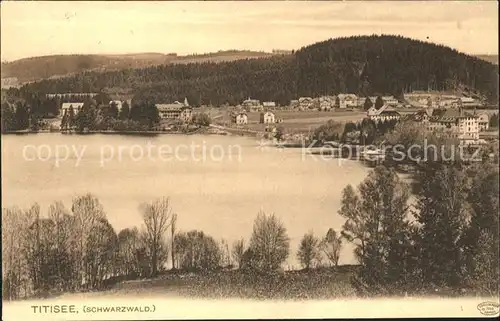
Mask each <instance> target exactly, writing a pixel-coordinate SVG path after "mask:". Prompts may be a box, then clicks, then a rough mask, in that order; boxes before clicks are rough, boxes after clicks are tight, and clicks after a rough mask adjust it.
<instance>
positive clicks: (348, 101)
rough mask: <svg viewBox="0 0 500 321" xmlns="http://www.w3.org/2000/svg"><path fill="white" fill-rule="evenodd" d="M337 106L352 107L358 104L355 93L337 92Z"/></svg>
mask: <svg viewBox="0 0 500 321" xmlns="http://www.w3.org/2000/svg"><path fill="white" fill-rule="evenodd" d="M335 106H336V107H338V108H354V107H357V106H358V97H357V96H356V95H355V94H338V95H337V99H336V101H335Z"/></svg>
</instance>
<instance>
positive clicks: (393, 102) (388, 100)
mask: <svg viewBox="0 0 500 321" xmlns="http://www.w3.org/2000/svg"><path fill="white" fill-rule="evenodd" d="M382 100H383V101H384V105H388V106H392V107H396V106H397V105H398V104H399V101H398V100H397V99H396V98H394V96H382Z"/></svg>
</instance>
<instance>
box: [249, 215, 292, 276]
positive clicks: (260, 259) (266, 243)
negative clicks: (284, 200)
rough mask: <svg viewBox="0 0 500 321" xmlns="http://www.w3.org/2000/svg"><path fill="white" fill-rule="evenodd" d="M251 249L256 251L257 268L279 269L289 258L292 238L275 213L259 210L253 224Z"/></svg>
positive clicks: (263, 269)
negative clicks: (269, 213) (267, 213)
mask: <svg viewBox="0 0 500 321" xmlns="http://www.w3.org/2000/svg"><path fill="white" fill-rule="evenodd" d="M250 249H251V250H252V251H251V252H253V253H254V255H255V259H254V260H253V261H254V262H255V264H256V265H257V266H255V268H257V269H259V270H261V271H265V272H270V271H274V270H277V269H278V268H279V267H280V266H281V264H282V263H283V262H284V261H285V260H286V259H287V257H288V254H289V251H290V239H289V238H288V235H287V232H286V229H285V227H284V226H283V223H282V222H281V221H280V220H279V219H278V218H277V217H276V216H275V215H274V214H271V215H269V216H267V215H266V214H265V213H264V212H259V214H258V215H257V218H256V219H255V222H254V225H253V233H252V238H251V239H250Z"/></svg>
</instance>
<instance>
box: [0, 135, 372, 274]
mask: <svg viewBox="0 0 500 321" xmlns="http://www.w3.org/2000/svg"><path fill="white" fill-rule="evenodd" d="M1 139H2V206H3V207H8V206H12V205H18V206H20V207H22V208H27V207H29V206H30V204H31V203H33V202H38V203H39V204H40V206H41V210H42V215H47V209H48V206H49V205H50V204H51V203H52V202H54V201H56V200H60V201H63V202H64V204H65V205H66V207H67V208H71V201H72V199H73V198H74V197H75V196H77V195H82V194H84V193H87V192H90V193H92V194H94V195H95V196H97V197H98V198H99V200H100V201H101V203H102V204H103V206H104V210H105V211H106V215H107V218H108V220H109V222H110V223H111V224H112V225H113V227H114V228H115V230H116V231H117V232H118V231H119V230H121V229H123V228H127V227H133V226H138V227H140V226H141V222H142V219H141V213H140V211H139V205H140V204H141V203H143V202H148V201H151V200H154V199H155V198H158V197H162V196H168V197H170V199H171V204H172V208H173V210H174V211H175V212H176V213H178V217H179V218H178V228H179V229H180V230H183V231H186V230H190V229H199V230H203V231H204V232H205V233H208V234H209V235H211V236H213V237H214V238H216V239H218V240H220V239H221V238H224V239H225V240H227V241H229V242H230V243H232V242H233V241H235V240H237V239H239V238H241V237H243V238H245V240H246V241H247V242H248V240H249V238H250V236H251V233H252V224H253V220H254V219H255V217H256V215H257V213H258V212H259V211H260V210H262V211H264V212H266V213H272V212H274V213H275V214H276V215H277V216H279V217H280V219H281V220H282V221H283V222H284V224H285V226H286V228H287V231H288V235H289V237H290V240H291V249H290V256H289V260H288V262H287V266H286V267H290V268H298V267H299V266H298V262H297V260H296V257H295V256H296V255H295V254H296V252H297V248H298V244H299V241H300V239H301V237H302V236H303V235H304V234H305V233H307V232H308V231H310V230H311V231H313V232H314V233H315V234H316V235H317V236H320V237H323V236H324V235H325V234H326V231H327V230H328V228H330V227H331V228H334V229H336V230H340V229H341V227H342V224H343V222H344V219H343V218H342V217H340V216H339V215H338V214H337V211H338V210H339V208H340V199H341V191H342V189H343V188H344V187H345V186H346V185H347V184H352V185H354V186H356V185H358V184H359V183H360V182H361V181H362V180H363V179H364V178H365V177H366V175H367V173H368V171H369V170H370V169H369V168H366V167H365V166H363V165H362V164H361V163H359V162H356V161H350V160H337V159H323V158H321V156H310V155H309V156H304V155H303V151H302V149H300V148H291V149H278V148H274V147H271V146H268V145H266V143H263V142H261V141H257V140H256V139H255V138H249V137H235V136H190V135H158V136H121V135H98V134H96V135H63V134H54V133H52V134H50V133H46V134H30V135H2V138H1ZM340 263H341V264H351V263H354V258H353V253H352V247H351V246H349V245H345V246H344V248H343V250H342V253H341V258H340Z"/></svg>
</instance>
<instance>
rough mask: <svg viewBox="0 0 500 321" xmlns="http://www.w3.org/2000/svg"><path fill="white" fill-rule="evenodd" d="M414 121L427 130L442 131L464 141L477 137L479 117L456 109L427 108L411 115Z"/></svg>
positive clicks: (475, 139) (474, 140)
mask: <svg viewBox="0 0 500 321" xmlns="http://www.w3.org/2000/svg"><path fill="white" fill-rule="evenodd" d="M412 119H413V120H414V121H417V122H420V123H422V125H424V126H425V127H426V129H427V130H430V131H443V132H447V133H449V134H450V135H451V136H452V137H455V138H457V139H459V140H460V141H462V142H464V143H473V142H476V141H477V140H478V139H479V117H478V116H477V115H474V114H470V113H467V112H464V111H463V109H462V108H458V109H442V108H441V109H434V110H432V109H428V110H424V111H419V112H417V113H415V114H413V115H412Z"/></svg>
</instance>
